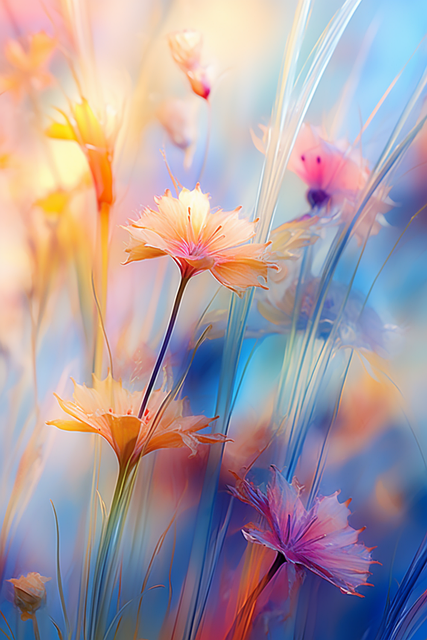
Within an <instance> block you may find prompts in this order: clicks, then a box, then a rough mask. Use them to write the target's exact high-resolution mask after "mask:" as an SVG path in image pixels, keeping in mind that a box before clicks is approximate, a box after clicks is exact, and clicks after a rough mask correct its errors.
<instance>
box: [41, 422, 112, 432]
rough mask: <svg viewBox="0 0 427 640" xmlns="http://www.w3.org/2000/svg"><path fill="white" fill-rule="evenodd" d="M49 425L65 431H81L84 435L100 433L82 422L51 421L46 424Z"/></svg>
mask: <svg viewBox="0 0 427 640" xmlns="http://www.w3.org/2000/svg"><path fill="white" fill-rule="evenodd" d="M46 424H48V425H53V426H54V427H58V429H62V430H63V431H81V432H84V433H99V431H98V430H97V429H95V428H94V427H91V426H90V425H88V424H86V423H85V422H80V421H79V420H49V421H48V422H46Z"/></svg>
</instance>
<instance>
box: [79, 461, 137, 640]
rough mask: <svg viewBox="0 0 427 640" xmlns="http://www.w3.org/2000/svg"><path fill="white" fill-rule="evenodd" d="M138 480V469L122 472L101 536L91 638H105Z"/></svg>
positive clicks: (93, 590) (91, 605) (95, 573)
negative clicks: (123, 540) (120, 555)
mask: <svg viewBox="0 0 427 640" xmlns="http://www.w3.org/2000/svg"><path fill="white" fill-rule="evenodd" d="M135 479H136V467H134V468H132V469H127V468H126V469H120V472H119V476H118V478H117V482H116V487H115V490H114V495H113V499H112V503H111V507H110V512H109V515H108V517H107V520H106V522H105V523H104V526H103V531H102V533H101V540H100V543H99V549H98V554H97V558H96V564H95V570H94V576H93V583H92V596H91V602H90V610H89V619H88V629H89V634H88V638H89V639H90V640H95V639H98V640H100V639H102V638H104V634H105V630H106V623H107V618H108V611H109V605H110V600H111V596H112V591H113V589H114V574H115V571H116V563H117V554H118V551H119V547H120V541H121V537H122V533H123V529H124V525H125V521H126V515H127V512H128V508H129V503H130V500H131V497H132V493H133V488H134V484H135Z"/></svg>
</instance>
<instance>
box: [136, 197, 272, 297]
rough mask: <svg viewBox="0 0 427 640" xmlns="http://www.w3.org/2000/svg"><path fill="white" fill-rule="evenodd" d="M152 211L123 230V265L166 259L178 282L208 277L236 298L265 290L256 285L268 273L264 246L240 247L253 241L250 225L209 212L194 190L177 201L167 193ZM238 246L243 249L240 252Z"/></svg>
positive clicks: (235, 217) (223, 213)
mask: <svg viewBox="0 0 427 640" xmlns="http://www.w3.org/2000/svg"><path fill="white" fill-rule="evenodd" d="M154 200H155V202H156V204H157V208H158V211H154V210H153V209H150V208H146V209H144V211H143V212H142V215H141V218H140V219H139V220H136V221H131V223H130V225H129V226H127V227H125V228H126V230H127V231H129V233H130V236H131V243H130V244H129V246H128V247H127V249H126V251H127V253H128V254H129V257H128V259H127V262H126V264H127V263H129V262H133V261H135V260H146V259H148V258H157V257H159V256H163V255H169V256H171V257H172V258H173V259H174V260H175V262H176V263H177V265H178V267H179V268H180V270H181V275H182V277H183V278H190V277H192V276H194V275H196V274H198V273H201V272H202V271H210V272H211V273H212V275H213V276H214V277H215V278H216V279H217V280H218V281H219V282H220V283H221V284H223V285H224V286H225V287H228V288H229V289H231V290H232V291H236V292H238V293H239V292H240V291H241V290H243V289H247V288H248V287H262V288H264V289H265V288H266V287H265V286H264V285H263V284H261V283H260V282H259V280H258V278H259V277H261V278H264V279H265V278H266V277H267V272H268V269H269V268H276V267H275V265H273V264H271V263H270V262H268V261H267V259H266V257H265V250H266V247H267V246H268V245H267V244H246V245H243V243H244V242H247V241H248V240H249V239H250V238H252V237H253V236H254V235H255V225H256V223H257V222H258V221H257V220H255V221H254V222H249V221H248V220H245V219H240V218H239V216H238V213H239V211H240V209H241V207H238V208H237V209H235V210H234V211H231V212H228V211H222V210H219V211H217V212H216V213H212V212H211V211H210V206H209V198H208V195H207V194H205V193H202V191H201V189H200V185H199V184H197V185H196V188H195V189H193V191H189V190H188V189H185V188H184V189H182V191H181V193H180V194H179V197H178V198H174V197H173V196H172V194H171V192H170V191H169V190H167V191H166V192H165V195H164V196H161V197H157V198H154ZM240 245H243V246H240Z"/></svg>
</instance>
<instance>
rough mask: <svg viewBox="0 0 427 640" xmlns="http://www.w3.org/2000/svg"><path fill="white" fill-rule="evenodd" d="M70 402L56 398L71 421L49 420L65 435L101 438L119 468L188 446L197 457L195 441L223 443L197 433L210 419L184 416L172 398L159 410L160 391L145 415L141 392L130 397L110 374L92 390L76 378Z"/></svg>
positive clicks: (95, 382) (183, 406) (216, 437)
mask: <svg viewBox="0 0 427 640" xmlns="http://www.w3.org/2000/svg"><path fill="white" fill-rule="evenodd" d="M73 383H74V394H73V398H74V402H73V401H69V402H67V401H64V400H62V399H61V398H60V397H59V396H57V395H56V394H55V395H56V398H57V400H58V402H59V405H60V407H61V408H62V409H63V410H64V411H65V412H66V413H68V414H69V415H70V416H71V417H72V418H73V420H62V419H59V420H51V421H49V422H47V424H48V425H54V426H55V427H58V428H59V429H63V430H64V431H84V432H89V433H97V434H99V435H100V436H102V437H103V438H104V439H105V440H106V441H107V442H108V444H109V445H110V446H111V447H112V449H113V450H114V452H115V454H116V456H117V459H118V461H119V465H120V468H121V469H123V468H125V467H126V466H129V468H130V467H132V466H133V465H134V464H135V463H136V462H137V461H138V459H139V458H140V456H142V455H146V454H148V453H150V452H151V451H155V450H157V449H165V448H176V447H183V446H187V447H188V448H189V449H190V450H191V454H192V455H195V454H196V452H197V446H198V444H199V443H202V444H210V443H213V442H222V441H223V440H224V436H222V435H220V434H212V435H211V434H200V433H198V432H199V431H200V430H201V429H204V428H205V427H207V426H208V425H209V423H210V422H211V421H212V418H206V417H205V416H191V415H185V416H184V415H183V413H184V411H185V410H186V409H187V406H186V404H187V403H186V402H185V401H184V400H172V401H171V402H169V404H167V405H166V407H164V408H163V409H162V403H163V401H164V400H165V399H166V397H167V395H168V394H167V393H166V391H164V390H158V391H153V392H152V393H151V396H150V400H149V402H148V406H147V408H146V410H145V412H144V415H143V417H142V418H141V419H140V418H138V410H139V408H140V406H141V402H142V399H143V397H144V391H136V392H134V393H131V392H129V391H127V390H126V389H124V388H123V387H122V383H121V381H118V380H114V379H113V377H112V376H111V373H109V374H108V376H107V377H106V378H105V380H98V379H97V378H96V376H95V375H94V376H93V388H88V387H86V385H79V384H77V383H76V382H75V381H74V380H73Z"/></svg>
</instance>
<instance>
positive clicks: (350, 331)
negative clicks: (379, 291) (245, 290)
mask: <svg viewBox="0 0 427 640" xmlns="http://www.w3.org/2000/svg"><path fill="white" fill-rule="evenodd" d="M298 282H299V279H298V278H296V279H295V280H294V281H293V282H292V284H291V285H290V286H287V288H286V290H285V291H284V292H283V289H280V286H279V287H276V286H275V285H274V284H273V283H271V286H270V289H269V291H268V294H266V295H265V296H264V298H263V299H260V300H259V302H258V311H259V312H260V313H261V315H262V316H263V317H264V318H265V319H266V320H268V321H269V322H271V323H272V324H274V325H276V326H277V327H280V328H281V329H282V330H283V331H288V330H289V329H290V327H291V324H292V314H293V310H294V306H295V296H296V293H297V288H298ZM320 283H321V280H320V278H310V279H309V280H307V282H305V283H304V285H303V286H302V289H301V290H300V293H299V295H300V296H301V307H300V311H299V315H298V320H297V323H296V328H297V330H299V331H304V330H305V329H306V327H307V325H308V323H309V322H310V321H311V320H312V315H313V312H314V309H315V307H316V304H317V300H318V295H319V287H320ZM279 285H280V283H279ZM364 304H365V296H364V295H363V293H361V292H360V291H358V290H356V289H352V290H351V291H350V293H348V286H347V285H345V284H343V283H341V282H337V281H336V280H333V281H332V282H331V283H330V286H329V289H328V291H327V293H326V298H325V301H324V303H323V306H322V309H321V312H320V318H319V323H318V328H317V337H318V338H321V339H324V340H325V339H327V338H328V337H329V335H330V333H331V331H332V329H333V327H334V326H335V325H336V323H337V321H338V322H339V325H338V329H337V331H336V333H335V336H334V342H335V346H337V347H340V348H343V347H347V346H351V347H353V348H356V349H367V350H369V351H375V352H377V353H380V354H384V355H385V354H386V353H387V337H388V336H389V335H390V332H391V331H392V330H394V329H395V327H394V326H393V325H385V324H384V323H383V321H382V320H381V318H380V317H379V315H378V314H377V313H376V311H374V309H372V307H369V306H364Z"/></svg>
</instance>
